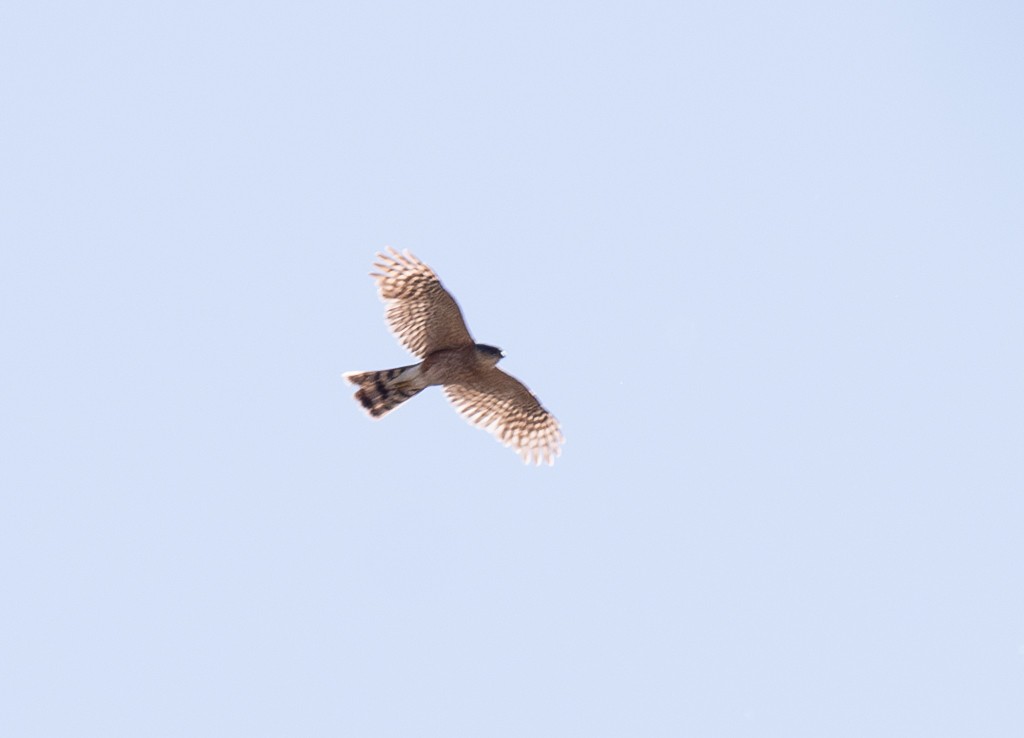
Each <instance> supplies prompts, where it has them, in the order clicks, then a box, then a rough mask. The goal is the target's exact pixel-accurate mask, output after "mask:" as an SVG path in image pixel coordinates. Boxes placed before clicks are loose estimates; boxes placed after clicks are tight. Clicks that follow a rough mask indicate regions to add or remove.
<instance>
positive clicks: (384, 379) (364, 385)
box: [345, 364, 426, 418]
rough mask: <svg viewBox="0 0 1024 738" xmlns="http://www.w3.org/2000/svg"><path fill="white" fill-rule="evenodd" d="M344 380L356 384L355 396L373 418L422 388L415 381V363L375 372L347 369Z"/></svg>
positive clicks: (421, 385) (417, 373)
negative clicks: (349, 370) (350, 370)
mask: <svg viewBox="0 0 1024 738" xmlns="http://www.w3.org/2000/svg"><path fill="white" fill-rule="evenodd" d="M345 379H347V380H348V381H350V382H351V383H352V384H355V385H358V386H359V389H358V390H357V391H356V394H355V397H356V399H357V400H359V403H360V404H361V405H362V406H363V407H364V408H366V412H368V413H370V415H371V416H373V417H375V418H379V417H382V416H384V415H386V414H388V413H389V412H391V411H392V410H394V409H395V408H396V407H398V406H399V405H401V404H402V403H403V402H405V401H406V400H408V399H409V398H410V397H412V396H414V395H416V394H419V392H420V391H422V390H423V389H424V388H425V387H426V385H424V384H422V383H421V382H420V381H419V380H420V372H419V364H414V365H413V366H401V367H398V368H397V369H383V370H381V371H378V372H347V373H346V374H345Z"/></svg>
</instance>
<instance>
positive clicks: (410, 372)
mask: <svg viewBox="0 0 1024 738" xmlns="http://www.w3.org/2000/svg"><path fill="white" fill-rule="evenodd" d="M377 257H378V262H377V263H375V264H374V266H376V267H377V268H378V269H379V270H380V271H379V272H374V273H373V274H372V275H371V276H372V277H373V278H374V279H375V280H376V282H377V288H378V290H379V291H380V296H381V298H382V299H383V300H384V301H385V302H386V303H387V313H386V317H387V321H388V325H389V326H390V328H391V330H392V332H393V333H394V334H395V336H396V337H397V338H398V340H399V341H400V342H401V343H402V345H403V346H405V347H406V348H407V349H409V351H411V352H412V353H413V354H415V355H416V356H417V357H419V358H421V359H423V361H421V362H420V363H419V364H415V365H412V366H406V367H399V368H397V369H385V370H383V371H371V372H349V373H348V374H346V375H345V377H346V378H347V379H348V380H349V381H350V382H352V383H353V384H356V385H358V386H359V389H358V391H357V392H356V394H355V397H356V399H357V400H358V401H359V403H360V404H361V405H362V406H363V407H364V408H365V409H366V411H367V412H368V413H369V414H370V415H371V416H372V417H374V418H379V417H382V416H384V415H385V414H387V413H389V412H390V411H392V410H394V409H395V408H396V407H398V405H400V404H401V403H403V402H405V401H406V400H408V399H409V398H410V397H413V396H414V395H416V394H418V393H419V392H421V391H422V390H423V389H425V388H426V387H429V386H431V385H441V386H443V387H444V391H445V394H446V395H447V396H448V399H449V400H451V402H452V404H453V405H454V406H455V409H456V410H458V411H459V412H460V413H461V414H462V415H463V416H464V417H465V418H466V419H467V420H468V421H469V422H471V423H472V424H474V425H476V426H479V427H482V428H484V429H486V430H488V431H490V432H491V433H493V434H494V435H495V436H497V438H498V440H500V441H501V442H502V443H504V444H505V445H506V446H511V447H512V448H514V449H515V450H516V452H517V453H519V455H520V456H522V457H523V460H524V461H526V463H530V462H531V461H532V462H536V463H538V464H539V463H541V462H542V461H546V462H547V463H548V464H552V463H554V460H555V457H556V456H558V455H559V453H561V445H562V443H563V442H564V440H565V439H564V436H563V435H562V431H561V429H560V427H559V424H558V421H557V420H556V419H555V418H554V416H553V415H551V413H549V412H548V411H547V410H545V409H544V408H543V407H542V406H541V404H540V402H539V401H538V400H537V398H536V397H535V396H534V395H533V394H532V393H531V392H530V390H528V389H527V388H526V386H525V385H523V384H522V382H520V381H519V380H517V379H516V378H514V377H512V376H510V375H508V374H506V373H505V372H503V371H501V370H500V369H498V368H497V367H496V364H497V363H498V362H499V361H500V360H501V358H502V357H503V356H504V354H503V353H502V351H501V350H500V349H497V348H495V347H493V346H487V345H485V344H478V343H474V342H473V338H472V337H471V336H470V334H469V329H468V328H467V327H466V323H465V321H464V320H463V317H462V312H461V311H460V310H459V306H458V304H457V303H456V302H455V300H454V298H452V296H451V295H450V294H449V293H448V291H447V290H445V288H444V287H443V286H442V284H441V281H440V280H439V279H438V278H437V275H436V274H434V272H433V271H431V269H430V267H428V266H427V265H426V264H424V263H423V262H421V261H420V260H419V259H417V258H416V257H415V256H413V255H412V254H410V253H409V252H408V251H406V252H404V253H399V252H397V251H395V250H394V249H389V253H387V254H378V255H377Z"/></svg>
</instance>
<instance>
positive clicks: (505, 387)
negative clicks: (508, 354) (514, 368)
mask: <svg viewBox="0 0 1024 738" xmlns="http://www.w3.org/2000/svg"><path fill="white" fill-rule="evenodd" d="M444 393H445V394H446V395H447V396H448V399H449V400H451V402H452V404H453V405H455V409H456V410H458V411H459V412H460V413H461V414H462V416H463V417H465V418H466V420H468V421H469V422H470V423H472V424H473V425H475V426H478V427H480V428H483V429H484V430H487V431H489V432H490V433H492V434H494V436H495V437H496V438H497V439H498V440H499V441H501V442H502V443H504V444H505V445H506V446H511V447H512V448H513V449H514V450H515V451H516V453H518V454H519V455H520V456H521V457H522V458H523V461H525V462H526V463H527V464H529V463H531V462H536V463H537V464H540V463H541V462H545V461H546V462H547V463H548V464H554V463H555V457H556V456H558V455H559V454H560V453H561V452H562V448H561V447H562V443H563V442H564V441H565V437H564V436H563V435H562V430H561V428H560V427H559V425H558V420H556V419H555V416H554V415H552V414H551V413H549V412H548V411H547V410H545V409H544V408H543V406H542V405H541V404H540V401H539V400H538V399H537V398H536V397H534V395H533V393H532V392H530V390H528V389H527V388H526V386H525V385H524V384H523V383H522V382H520V381H519V380H518V379H516V378H515V377H513V376H510V375H508V374H506V373H505V372H503V371H501V370H500V369H498V368H496V367H492V368H490V369H486V370H481V371H478V372H476V373H475V374H474V375H473V377H472V378H470V379H468V380H466V381H464V382H460V383H459V384H446V385H445V386H444Z"/></svg>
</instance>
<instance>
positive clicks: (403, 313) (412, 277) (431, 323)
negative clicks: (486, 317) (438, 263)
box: [370, 248, 473, 359]
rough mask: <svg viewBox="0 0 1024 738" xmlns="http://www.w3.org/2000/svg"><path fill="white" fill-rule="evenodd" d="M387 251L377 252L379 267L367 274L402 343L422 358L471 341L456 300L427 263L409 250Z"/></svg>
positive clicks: (389, 321) (393, 330) (390, 323)
mask: <svg viewBox="0 0 1024 738" xmlns="http://www.w3.org/2000/svg"><path fill="white" fill-rule="evenodd" d="M388 252H389V253H386V254H385V253H379V254H377V259H378V261H377V262H376V263H374V266H375V267H376V268H377V269H379V270H380V271H379V272H374V273H372V274H371V275H370V276H371V277H373V278H374V280H376V282H377V289H378V290H379V291H380V297H381V299H382V300H384V301H385V302H386V303H387V312H386V318H387V321H388V325H389V326H390V328H391V332H392V333H394V334H395V337H396V338H398V340H399V341H400V342H401V344H402V345H403V346H405V347H406V348H407V349H409V351H411V352H412V353H413V354H415V355H416V356H418V357H420V358H421V359H422V358H424V357H426V356H427V354H429V353H432V352H434V351H438V350H440V349H451V348H459V347H461V346H468V345H471V344H472V343H473V338H472V337H471V336H470V335H469V329H468V328H467V327H466V321H465V320H463V318H462V312H461V311H460V310H459V306H458V304H457V303H456V302H455V299H454V298H453V297H452V296H451V295H450V294H449V293H448V290H446V289H445V288H444V287H443V286H442V284H441V280H439V279H438V278H437V275H436V274H434V272H433V271H432V270H431V269H430V267H428V266H427V265H426V264H424V263H423V262H422V261H420V260H419V259H417V258H416V257H415V256H413V255H412V254H410V253H409V252H408V251H405V252H402V253H399V252H398V251H395V250H394V249H392V248H389V249H388Z"/></svg>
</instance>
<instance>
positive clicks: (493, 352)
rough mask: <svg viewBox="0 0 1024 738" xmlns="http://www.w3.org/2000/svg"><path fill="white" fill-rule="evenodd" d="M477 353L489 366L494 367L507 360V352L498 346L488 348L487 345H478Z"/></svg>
mask: <svg viewBox="0 0 1024 738" xmlns="http://www.w3.org/2000/svg"><path fill="white" fill-rule="evenodd" d="M476 353H477V356H479V357H480V358H481V359H482V360H483V361H485V362H487V364H488V365H490V366H494V365H495V364H497V363H498V362H499V361H501V360H502V359H503V358H505V352H504V351H502V350H501V349H500V348H497V347H496V346H488V345H487V344H485V343H478V344H477V345H476Z"/></svg>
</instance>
